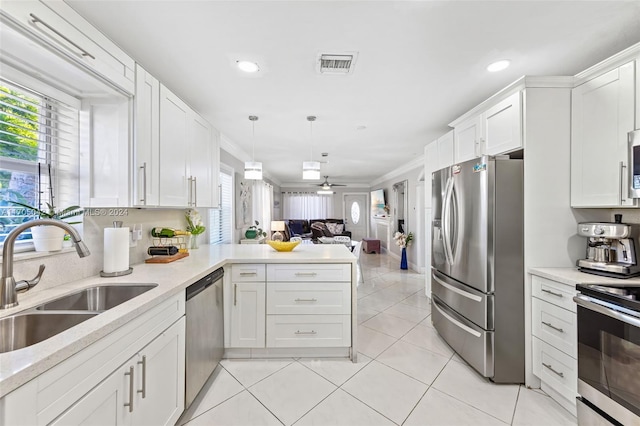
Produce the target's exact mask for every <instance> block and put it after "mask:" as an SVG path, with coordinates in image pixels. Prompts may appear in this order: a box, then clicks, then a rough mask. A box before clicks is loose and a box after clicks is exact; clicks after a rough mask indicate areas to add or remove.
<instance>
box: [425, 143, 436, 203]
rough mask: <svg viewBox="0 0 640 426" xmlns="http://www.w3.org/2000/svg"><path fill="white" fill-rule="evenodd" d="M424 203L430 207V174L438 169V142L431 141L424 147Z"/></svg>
mask: <svg viewBox="0 0 640 426" xmlns="http://www.w3.org/2000/svg"><path fill="white" fill-rule="evenodd" d="M424 160H425V164H424V203H425V207H426V208H430V207H431V174H432V173H433V172H435V171H436V170H437V167H438V141H437V140H436V141H433V142H431V143H430V144H429V145H427V146H425V147H424Z"/></svg>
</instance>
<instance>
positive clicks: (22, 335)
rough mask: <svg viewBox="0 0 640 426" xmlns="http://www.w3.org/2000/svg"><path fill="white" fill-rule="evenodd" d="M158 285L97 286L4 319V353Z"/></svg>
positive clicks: (0, 347) (0, 337)
mask: <svg viewBox="0 0 640 426" xmlns="http://www.w3.org/2000/svg"><path fill="white" fill-rule="evenodd" d="M157 286H158V284H124V283H122V284H117V285H113V284H108V285H97V286H95V287H89V288H85V289H83V290H79V291H77V292H75V293H71V294H68V295H66V296H62V297H59V298H57V299H54V300H52V301H49V302H46V303H43V304H41V305H39V306H36V307H35V308H31V309H28V310H26V311H23V312H20V313H18V314H15V315H12V316H9V317H5V318H2V319H0V353H5V352H10V351H15V350H17V349H22V348H26V347H27V346H31V345H34V344H36V343H39V342H42V341H43V340H46V339H48V338H49V337H53V336H55V335H56V334H58V333H62V332H63V331H65V330H68V329H69V328H71V327H73V326H75V325H78V324H80V323H81V322H83V321H86V320H88V319H90V318H93V317H94V316H96V315H98V314H100V313H101V312H104V311H106V310H108V309H111V308H113V307H115V306H118V305H120V304H122V303H124V302H126V301H128V300H131V299H133V298H134V297H136V296H139V295H141V294H143V293H145V292H147V291H149V290H151V289H153V288H155V287H157Z"/></svg>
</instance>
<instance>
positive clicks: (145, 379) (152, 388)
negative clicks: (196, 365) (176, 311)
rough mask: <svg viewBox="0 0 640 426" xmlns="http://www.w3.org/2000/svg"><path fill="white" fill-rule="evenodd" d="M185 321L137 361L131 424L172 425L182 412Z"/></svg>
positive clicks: (150, 346) (149, 346)
mask: <svg viewBox="0 0 640 426" xmlns="http://www.w3.org/2000/svg"><path fill="white" fill-rule="evenodd" d="M184 351H185V318H184V317H182V318H180V320H179V321H177V322H175V323H174V324H173V325H172V326H171V327H169V328H168V329H166V330H165V331H164V332H163V333H162V334H160V335H159V336H158V337H156V339H155V340H154V341H152V342H151V343H149V345H148V346H146V347H145V348H144V349H143V350H142V351H140V353H139V354H138V356H137V358H136V365H137V368H136V377H135V383H136V387H135V389H136V391H135V394H136V396H135V409H134V411H133V414H134V420H133V422H134V424H139V425H167V424H168V425H173V424H175V422H176V421H177V420H178V418H179V417H180V415H181V414H182V411H183V410H184V379H185V358H184Z"/></svg>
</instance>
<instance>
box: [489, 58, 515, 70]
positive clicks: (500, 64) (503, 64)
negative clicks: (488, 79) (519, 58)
mask: <svg viewBox="0 0 640 426" xmlns="http://www.w3.org/2000/svg"><path fill="white" fill-rule="evenodd" d="M510 63H511V61H509V60H507V59H503V60H501V61H496V62H494V63H492V64H489V66H488V67H487V71H489V72H498V71H502V70H504V69H507V68H508V67H509V64H510Z"/></svg>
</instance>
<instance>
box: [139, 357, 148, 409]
mask: <svg viewBox="0 0 640 426" xmlns="http://www.w3.org/2000/svg"><path fill="white" fill-rule="evenodd" d="M138 364H139V365H142V389H140V390H138V393H141V394H142V399H144V398H145V397H146V396H147V356H146V355H142V361H138Z"/></svg>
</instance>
